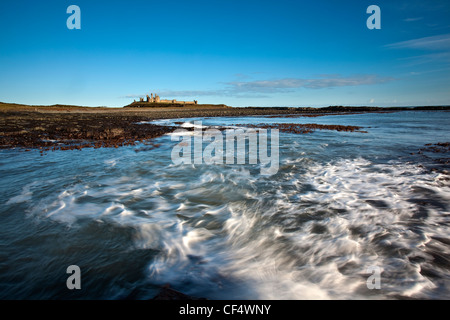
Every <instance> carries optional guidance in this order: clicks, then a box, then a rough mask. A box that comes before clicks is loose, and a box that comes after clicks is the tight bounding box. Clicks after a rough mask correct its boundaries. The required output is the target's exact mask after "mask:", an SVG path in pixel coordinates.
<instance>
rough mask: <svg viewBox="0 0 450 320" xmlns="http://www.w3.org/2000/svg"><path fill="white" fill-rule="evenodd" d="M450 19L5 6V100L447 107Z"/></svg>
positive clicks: (385, 9)
mask: <svg viewBox="0 0 450 320" xmlns="http://www.w3.org/2000/svg"><path fill="white" fill-rule="evenodd" d="M72 4H74V5H78V6H79V7H80V9H81V30H69V29H68V28H67V26H66V20H67V18H68V17H69V16H70V15H69V14H67V13H66V9H67V7H68V6H69V5H72ZM371 4H375V5H378V6H379V7H380V8H381V30H369V29H368V28H367V27H366V20H367V18H368V17H369V16H370V15H369V14H367V13H366V9H367V7H368V6H369V5H371ZM449 17H450V1H448V0H442V1H436V0H433V1H419V0H412V1H403V0H395V1H392V0H390V1H385V0H382V1H380V0H370V1H366V0H354V1H345V0H344V1H336V0H330V1H325V0H317V1H300V0H292V1H286V0H277V1H264V0H258V1H253V0H207V1H196V0H193V1H173V0H164V1H144V0H140V1H138V0H127V1H114V0H109V1H93V0H90V1H86V0H70V1H65V0H54V1H23V0H14V1H11V0H2V1H1V2H0V44H1V45H0V101H3V102H17V103H26V104H56V103H61V104H77V105H85V106H110V107H121V106H124V105H126V104H128V103H130V102H132V101H133V99H135V98H136V99H137V97H138V96H140V95H145V94H147V93H150V92H157V93H159V95H160V96H161V98H167V99H168V98H170V99H178V100H191V99H197V100H198V101H199V103H225V104H228V105H232V106H328V105H377V106H397V105H441V104H445V105H448V104H450V19H449Z"/></svg>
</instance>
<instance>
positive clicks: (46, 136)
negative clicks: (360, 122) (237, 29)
mask: <svg viewBox="0 0 450 320" xmlns="http://www.w3.org/2000/svg"><path fill="white" fill-rule="evenodd" d="M406 110H420V111H432V110H440V111H442V110H444V111H450V107H416V108H377V107H340V106H335V107H327V108H290V107H273V108H259V107H248V108H232V107H226V106H223V105H219V106H217V105H201V106H195V105H189V106H184V107H177V106H175V107H174V106H165V107H159V106H157V105H155V106H154V107H151V108H144V107H135V108H133V107H127V108H106V107H96V108H92V107H79V106H67V105H52V106H30V105H19V104H8V103H0V149H11V148H23V149H24V150H31V149H39V150H41V152H42V153H43V152H45V151H49V150H73V149H82V148H86V147H88V148H100V147H116V148H117V147H119V146H124V145H135V144H137V143H139V142H144V143H150V144H151V139H153V138H156V137H159V136H162V135H164V134H166V133H169V132H172V131H173V130H175V129H176V127H167V126H158V125H154V124H149V123H140V122H145V121H150V120H156V119H174V118H192V117H231V116H236V117H242V116H268V117H274V116H282V117H316V116H322V115H335V116H338V115H343V114H349V113H350V114H353V113H366V112H376V113H379V112H400V111H406ZM262 127H263V128H272V127H273V128H275V127H277V128H278V129H280V130H281V131H286V132H292V133H309V132H312V131H314V130H337V131H351V132H353V131H359V132H361V128H359V127H347V126H338V125H328V126H323V125H317V124H308V125H302V126H299V125H294V124H284V125H278V126H275V127H274V126H271V125H268V124H265V126H262Z"/></svg>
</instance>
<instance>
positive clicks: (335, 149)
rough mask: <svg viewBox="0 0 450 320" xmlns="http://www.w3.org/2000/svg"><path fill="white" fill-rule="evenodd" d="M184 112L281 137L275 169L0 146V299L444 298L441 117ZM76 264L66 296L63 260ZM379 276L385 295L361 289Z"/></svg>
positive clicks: (444, 115)
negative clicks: (77, 281)
mask: <svg viewBox="0 0 450 320" xmlns="http://www.w3.org/2000/svg"><path fill="white" fill-rule="evenodd" d="M194 121H201V122H202V124H203V125H205V126H211V127H215V126H228V127H235V126H236V125H242V124H259V123H317V124H339V125H356V126H361V127H363V130H365V131H367V133H363V132H337V131H326V130H323V131H320V130H317V131H315V132H312V133H309V134H301V135H299V134H292V133H286V132H280V136H279V170H278V172H277V173H276V174H274V175H269V176H267V175H261V173H260V168H259V167H258V165H254V164H248V163H246V164H226V163H223V164H211V165H206V164H195V165H194V164H190V165H186V164H179V165H175V164H173V162H172V159H171V151H172V149H173V147H174V146H175V145H176V144H177V143H178V142H175V141H173V139H172V137H171V136H170V135H166V136H163V137H160V138H157V139H155V140H154V141H155V143H157V144H159V147H157V148H140V146H128V147H121V148H118V149H115V148H103V149H83V150H81V151H78V150H76V151H75V150H74V151H55V152H48V153H47V154H45V155H44V156H41V155H40V153H39V152H38V151H30V152H25V151H23V150H17V149H16V150H2V151H0V177H1V184H0V204H1V206H0V222H1V223H0V234H1V237H0V299H151V298H152V297H154V296H155V295H156V294H157V293H158V291H159V289H160V288H161V286H163V285H165V284H170V286H171V287H172V288H174V289H176V290H178V291H181V292H183V293H185V294H188V295H192V296H195V297H203V298H207V299H402V298H428V299H449V298H450V181H449V175H448V174H447V173H446V170H448V165H445V164H442V160H441V161H440V162H439V159H440V158H445V157H447V158H448V154H446V155H445V154H433V153H426V152H422V153H418V151H419V149H421V148H424V145H425V144H428V143H432V144H435V143H439V142H448V141H450V113H449V112H418V111H411V112H398V113H372V114H353V115H330V116H321V117H316V118H305V117H294V118H286V117H256V116H255V117H228V118H223V117H222V118H195V119H176V120H170V119H168V120H160V121H155V122H154V123H156V124H167V125H170V124H173V123H174V122H184V127H189V126H190V124H193V123H194ZM70 265H77V266H79V268H80V270H81V289H80V290H69V289H68V288H67V286H66V280H67V278H68V277H69V276H70V274H67V273H66V270H67V267H68V266H70ZM370 270H379V271H380V274H379V288H373V287H370V286H368V279H369V277H370V276H372V273H371V272H370Z"/></svg>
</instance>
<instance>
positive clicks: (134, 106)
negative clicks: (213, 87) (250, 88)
mask: <svg viewBox="0 0 450 320" xmlns="http://www.w3.org/2000/svg"><path fill="white" fill-rule="evenodd" d="M212 110H215V111H217V112H224V113H238V115H245V114H286V113H293V114H296V113H318V114H319V113H336V114H337V113H349V112H351V113H353V112H380V111H381V112H397V111H450V105H448V106H412V107H369V106H329V107H318V108H315V107H253V106H249V107H231V106H227V105H225V104H196V105H190V104H180V103H149V102H133V103H131V104H129V105H126V106H124V107H106V106H99V107H86V106H76V105H62V104H55V105H26V104H18V103H5V102H0V112H7V111H36V112H90V113H91V112H98V113H104V112H107V113H108V112H111V113H113V112H121V113H123V112H127V113H128V112H151V113H154V112H159V111H164V112H172V111H177V112H184V111H188V112H195V111H212Z"/></svg>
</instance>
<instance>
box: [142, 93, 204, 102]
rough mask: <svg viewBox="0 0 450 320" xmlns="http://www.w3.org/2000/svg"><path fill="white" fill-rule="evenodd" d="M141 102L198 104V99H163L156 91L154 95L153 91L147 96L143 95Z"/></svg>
mask: <svg viewBox="0 0 450 320" xmlns="http://www.w3.org/2000/svg"><path fill="white" fill-rule="evenodd" d="M139 101H140V102H148V103H176V104H197V100H194V101H177V100H175V99H173V100H165V99H163V100H161V98H160V97H159V96H158V95H157V94H156V93H155V95H154V96H153V93H151V94H150V96H149V95H147V97H146V98H143V97H141V98H140V99H139Z"/></svg>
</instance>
